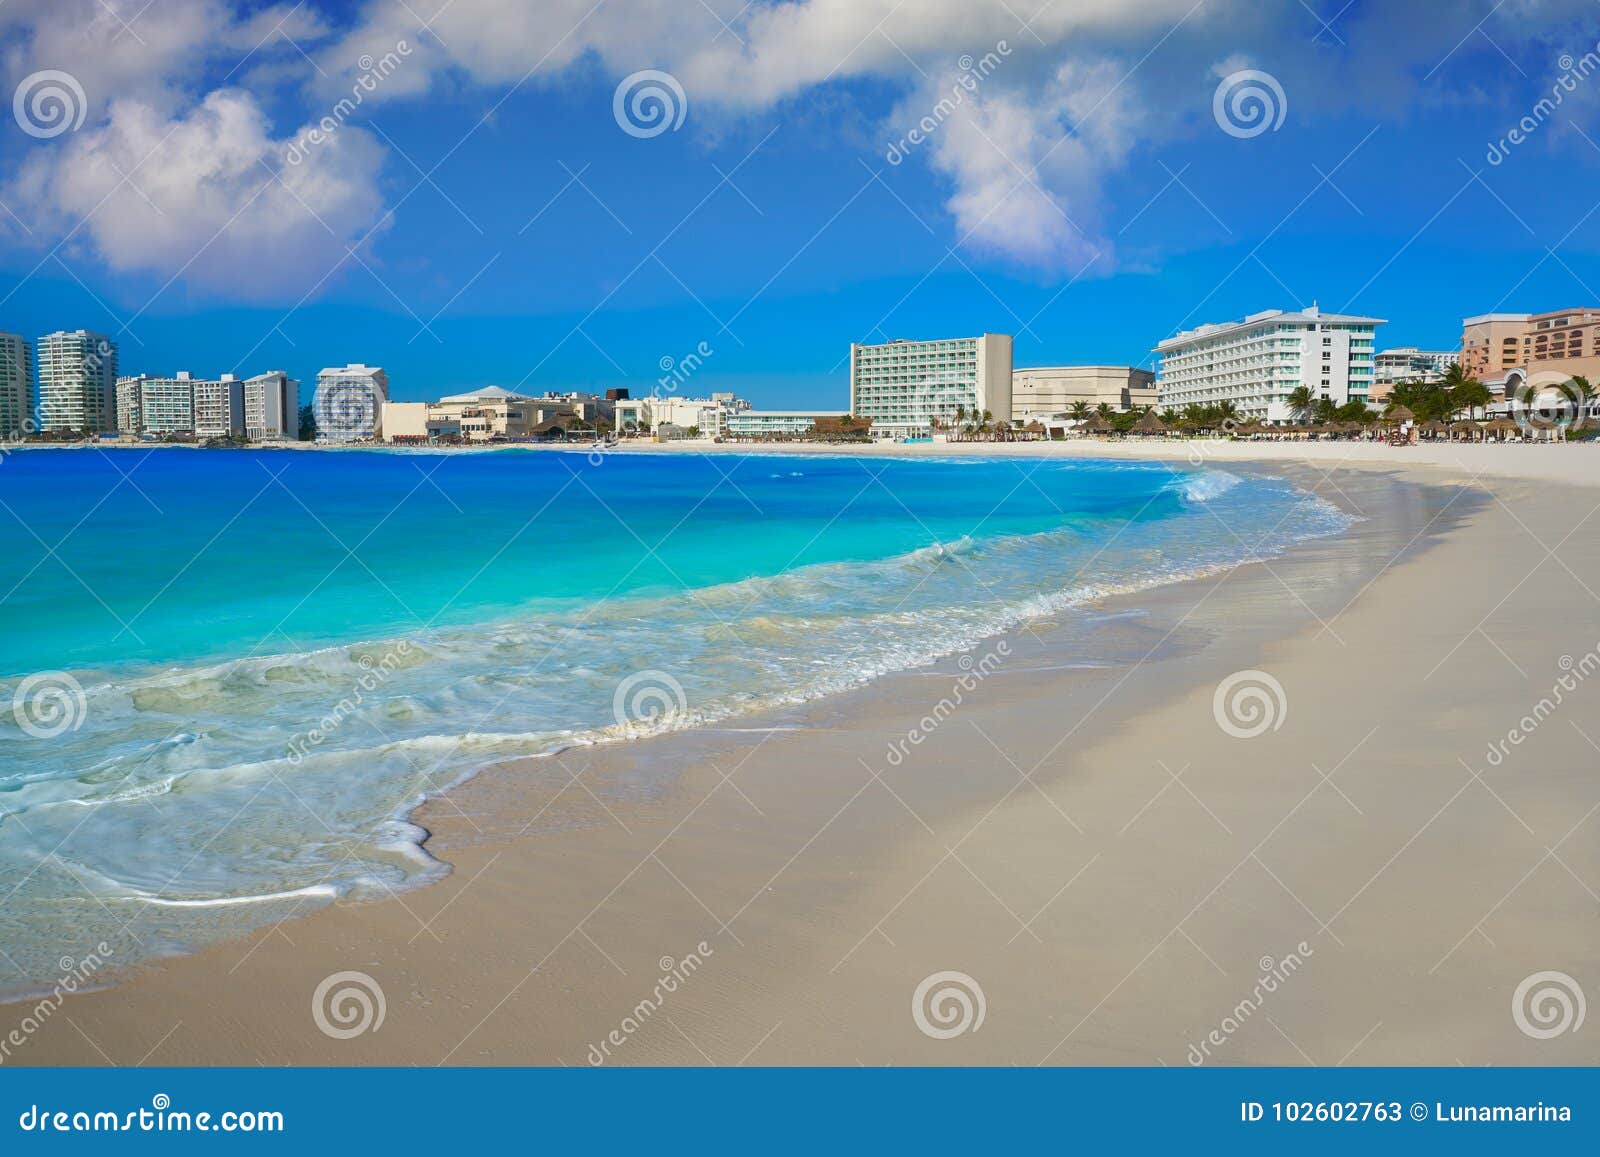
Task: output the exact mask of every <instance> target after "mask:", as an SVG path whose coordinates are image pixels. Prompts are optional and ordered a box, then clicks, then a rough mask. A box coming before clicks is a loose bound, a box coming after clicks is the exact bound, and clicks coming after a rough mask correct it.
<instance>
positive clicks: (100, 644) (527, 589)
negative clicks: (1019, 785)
mask: <svg viewBox="0 0 1600 1157" xmlns="http://www.w3.org/2000/svg"><path fill="white" fill-rule="evenodd" d="M1347 522H1348V519H1347V518H1346V516H1345V515H1343V514H1341V513H1340V512H1339V511H1338V510H1336V509H1335V508H1334V507H1332V506H1330V505H1328V504H1327V503H1325V502H1323V501H1321V500H1320V499H1317V498H1315V497H1312V496H1310V495H1308V494H1305V493H1303V492H1301V491H1298V490H1296V489H1295V488H1294V487H1292V486H1291V485H1290V484H1289V483H1287V482H1285V481H1283V480H1281V479H1276V478H1269V477H1257V476H1251V475H1248V474H1244V473H1241V472H1226V471H1222V470H1218V469H1210V468H1174V467H1170V466H1167V465H1164V464H1153V463H1152V464H1145V463H1128V462H1095V461H1062V460H1056V459H1042V458H1040V459H1031V458H1017V459H1005V460H992V459H970V460H946V461H927V460H904V459H892V460H891V459H880V458H872V459H869V458H859V457H849V456H843V455H841V456H813V455H805V456H800V455H795V456H777V455H766V454H762V455H706V456H701V455H688V454H671V455H667V454H651V453H642V454H630V453H627V452H623V451H613V452H606V453H595V454H590V453H587V452H583V451H549V450H516V449H507V450H496V451H490V452H459V451H458V452H451V453H445V454H436V453H429V452H422V451H418V452H384V451H350V452H328V453H301V452H292V451H244V450H241V451H194V450H186V449H149V450H98V449H77V450H19V451H14V452H12V453H10V454H7V455H4V456H0V948H3V950H4V957H5V959H0V995H7V994H9V995H16V994H19V993H23V992H29V991H37V990H39V989H41V988H48V987H49V986H50V985H51V984H52V983H53V982H54V981H55V979H56V977H57V975H58V972H59V969H60V967H61V964H60V961H61V960H62V958H64V957H73V958H81V957H82V956H83V954H85V953H86V952H88V951H89V950H90V949H91V948H92V947H93V946H94V945H95V944H97V943H99V942H100V941H105V942H107V943H108V944H109V945H110V946H111V947H112V949H113V951H114V952H115V954H116V956H115V959H116V961H117V962H118V963H121V964H127V963H131V962H134V961H137V960H139V959H145V958H149V957H152V956H156V955H161V954H164V953H171V952H175V951H183V950H186V949H189V948H192V947H195V946H197V945H199V944H203V943H205V942H208V941H210V940H213V939H215V938H217V937H220V936H226V935H233V934H238V933H239V932H242V931H247V930H248V929H249V928H251V927H254V926H259V925H260V924H262V923H265V922H268V921H273V920H277V919H281V918H283V917H284V916H285V915H288V914H290V913H293V912H303V911H305V910H306V909H307V908H308V907H311V906H315V905H317V904H321V903H326V902H328V901H330V900H332V899H334V898H336V897H339V896H341V895H346V894H354V895H357V896H378V895H384V894H387V892H388V891H389V890H398V889H400V888H403V887H407V886H414V885H416V884H419V883H423V882H426V881H428V880H429V879H432V878H434V877H436V876H437V874H439V873H441V872H443V871H447V870H448V868H447V867H445V866H444V865H441V864H439V863H437V862H436V861H434V860H433V859H432V858H431V857H430V856H428V855H427V854H426V852H425V851H424V850H423V849H422V847H421V846H420V842H421V840H422V838H423V836H424V833H423V832H422V831H421V830H420V829H418V828H416V827H415V826H414V825H412V824H411V823H409V822H408V819H407V816H408V814H409V812H410V811H411V810H412V809H414V808H415V806H416V805H417V804H418V803H419V802H420V801H421V800H422V799H423V798H425V797H426V796H427V795H428V794H430V793H433V792H437V791H441V790H443V789H445V788H446V787H448V786H449V785H451V784H453V783H455V782H458V781H459V780H460V779H461V778H462V777H463V776H465V775H468V774H471V773H472V772H473V771H474V770H477V769H479V768H481V767H483V766H484V765H486V764H488V763H491V762H495V761H498V760H501V759H504V758H507V757H510V756H516V755H528V754H537V753H542V752H549V751H553V750H558V749H560V748H561V747H564V746H567V745H570V744H576V743H594V742H607V741H627V740H629V739H634V738H638V737H640V736H643V735H647V734H650V733H652V732H654V731H658V730H661V729H663V728H672V727H685V726H694V725H697V724H701V723H705V722H709V721H713V720H718V719H723V718H727V717H730V716H734V715H737V714H739V713H743V712H747V711H751V710H755V709H759V708H761V707H765V706H772V705H777V704H783V703H794V702H801V701H805V700H808V699H812V698H816V697H819V696H823V695H827V694H829V693H832V692H836V691H840V690H843V689H846V688H850V687H854V686H859V685H861V684H863V683H866V682H868V681H870V680H871V679H873V678H875V677H877V676H879V675H881V674H884V673H887V672H892V671H897V670H903V669H906V668H910V667H914V666H917V665H921V664H926V663H928V662H931V661H932V660H934V659H936V658H937V657H939V656H941V655H947V654H950V653H953V652H956V651H960V650H962V649H964V648H967V647H969V646H971V645H973V644H974V643H976V642H978V641H979V640H981V639H983V638H985V637H987V636H991V635H994V634H996V633H999V632H1002V631H1004V630H1006V629H1008V628H1010V627H1012V626H1015V625H1016V624H1018V623H1020V622H1022V621H1024V620H1027V619H1029V618H1030V617H1034V616H1039V615H1047V614H1048V615H1051V616H1054V617H1056V618H1060V617H1061V616H1063V615H1071V614H1074V613H1076V612H1075V608H1078V607H1081V606H1083V605H1084V604H1086V603H1088V602H1090V601H1092V600H1094V599H1095V598H1097V597H1100V596H1103V595H1106V594H1110V593H1117V592H1129V591H1137V590H1139V589H1143V588H1147V587H1151V586H1155V585H1158V584H1163V583H1169V582H1174V581H1178V580H1181V579H1183V578H1186V577H1192V576H1196V575H1201V574H1207V573H1215V572H1217V571H1220V570H1223V569H1226V568H1228V567H1232V566H1236V565H1238V564H1240V563H1241V562H1244V561H1246V560H1249V559H1251V558H1256V557H1265V556H1270V555H1274V554H1277V553H1281V552H1282V551H1283V550H1285V549H1287V548H1288V547H1289V546H1291V545H1293V543H1295V542H1296V541H1299V540H1302V539H1305V538H1308V537H1313V536H1320V535H1327V534H1335V533H1338V532H1339V531H1341V530H1342V529H1343V528H1344V526H1345V525H1346V524H1347Z"/></svg>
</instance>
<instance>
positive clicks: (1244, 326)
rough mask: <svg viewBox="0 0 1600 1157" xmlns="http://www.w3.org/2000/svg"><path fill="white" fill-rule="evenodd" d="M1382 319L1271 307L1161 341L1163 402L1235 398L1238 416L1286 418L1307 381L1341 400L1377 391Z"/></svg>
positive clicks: (1316, 391)
mask: <svg viewBox="0 0 1600 1157" xmlns="http://www.w3.org/2000/svg"><path fill="white" fill-rule="evenodd" d="M1383 324H1384V321H1383V319H1382V318H1378V317H1355V316H1352V315H1350V314H1342V313H1323V312H1322V311H1321V310H1319V309H1318V308H1317V307H1316V306H1315V305H1313V306H1312V307H1311V308H1310V309H1304V310H1295V311H1286V310H1281V309H1269V310H1266V311H1265V312H1262V313H1252V314H1251V315H1250V316H1249V317H1247V318H1245V319H1244V320H1243V321H1233V322H1226V323H1223V324H1220V325H1202V326H1200V327H1199V328H1197V329H1191V330H1186V331H1184V332H1183V333H1179V334H1175V335H1173V336H1172V337H1169V338H1168V339H1167V340H1166V341H1164V342H1162V343H1160V344H1159V345H1157V346H1156V351H1155V352H1156V353H1158V354H1160V355H1161V382H1160V391H1161V405H1162V407H1163V408H1166V409H1182V408H1183V407H1185V406H1189V405H1200V406H1214V405H1216V404H1217V403H1219V402H1232V403H1233V404H1234V406H1235V407H1237V409H1238V412H1239V416H1240V417H1242V418H1253V419H1255V420H1257V421H1262V422H1287V421H1291V420H1293V419H1295V418H1297V417H1299V415H1297V414H1295V413H1293V412H1292V411H1291V410H1290V408H1289V395H1290V394H1291V393H1292V392H1293V391H1294V390H1296V389H1298V388H1299V387H1301V386H1305V387H1306V388H1307V389H1309V390H1310V391H1311V396H1312V398H1314V399H1321V398H1326V399H1328V400H1329V401H1331V402H1333V403H1334V404H1335V405H1340V406H1342V405H1344V404H1345V403H1346V402H1355V401H1359V402H1365V401H1366V400H1367V398H1368V396H1369V395H1370V393H1371V391H1372V380H1373V360H1372V359H1373V335H1374V334H1375V332H1376V331H1377V328H1378V327H1379V326H1380V325H1383Z"/></svg>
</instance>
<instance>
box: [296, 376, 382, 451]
mask: <svg viewBox="0 0 1600 1157" xmlns="http://www.w3.org/2000/svg"><path fill="white" fill-rule="evenodd" d="M388 400H389V378H388V375H387V374H385V373H384V372H383V370H381V369H379V368H378V367H377V366H369V365H363V364H362V363H360V362H352V363H351V364H350V365H348V366H345V367H344V368H343V369H332V368H330V369H326V370H323V371H322V372H321V373H320V374H318V375H317V393H316V396H315V398H314V399H313V400H312V412H313V413H314V414H315V415H316V419H317V441H318V442H373V441H377V440H378V439H381V438H382V437H383V404H384V403H385V402H387V401H388Z"/></svg>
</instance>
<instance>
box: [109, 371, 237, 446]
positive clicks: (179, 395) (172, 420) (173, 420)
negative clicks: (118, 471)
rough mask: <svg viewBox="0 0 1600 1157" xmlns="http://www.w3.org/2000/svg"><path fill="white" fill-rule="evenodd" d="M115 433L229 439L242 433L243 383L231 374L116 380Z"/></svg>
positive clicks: (180, 374) (176, 375) (184, 373)
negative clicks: (207, 376)
mask: <svg viewBox="0 0 1600 1157" xmlns="http://www.w3.org/2000/svg"><path fill="white" fill-rule="evenodd" d="M116 415H117V419H116V420H117V432H118V433H120V434H123V435H125V436H127V437H153V438H173V437H181V438H190V437H192V438H198V439H200V440H202V441H203V440H205V439H207V438H228V437H231V436H233V435H235V434H241V433H243V432H244V383H243V382H241V381H240V380H239V379H238V378H236V377H235V376H234V375H232V374H223V375H222V377H220V378H197V377H195V376H194V375H193V374H191V373H189V372H187V371H185V370H179V371H178V373H176V374H175V375H173V376H172V377H170V378H158V377H153V376H151V375H150V374H138V375H135V376H130V377H123V378H118V379H117V409H116Z"/></svg>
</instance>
